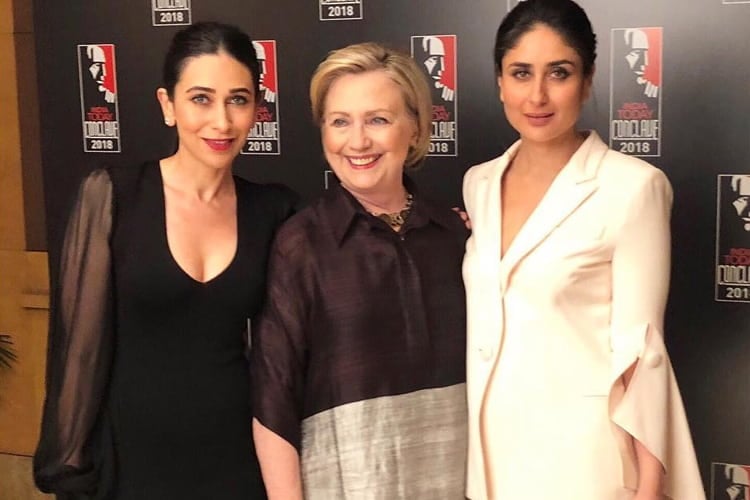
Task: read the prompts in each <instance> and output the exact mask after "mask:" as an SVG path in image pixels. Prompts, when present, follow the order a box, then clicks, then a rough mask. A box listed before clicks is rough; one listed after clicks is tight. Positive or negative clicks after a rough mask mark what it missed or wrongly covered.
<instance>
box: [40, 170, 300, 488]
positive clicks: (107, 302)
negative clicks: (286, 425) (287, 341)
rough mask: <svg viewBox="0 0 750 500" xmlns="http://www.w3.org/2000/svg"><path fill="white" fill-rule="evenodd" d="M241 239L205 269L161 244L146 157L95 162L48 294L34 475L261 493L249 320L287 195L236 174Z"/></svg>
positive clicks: (155, 179)
mask: <svg viewBox="0 0 750 500" xmlns="http://www.w3.org/2000/svg"><path fill="white" fill-rule="evenodd" d="M235 186H236V193H237V231H238V241H237V251H236V254H235V256H234V258H233V260H232V261H231V263H230V264H229V265H228V266H227V268H226V269H225V270H224V271H222V272H221V273H220V274H219V275H218V276H216V277H215V278H213V279H212V280H210V281H208V282H205V283H202V282H198V281H196V280H194V279H193V278H191V277H190V276H189V275H187V274H186V273H185V272H184V271H183V270H182V269H181V268H180V267H179V265H178V264H177V262H176V261H175V260H174V258H173V257H172V254H171V252H170V250H169V247H168V244H167V236H166V217H165V209H164V190H163V183H162V179H161V174H160V169H159V167H158V164H157V163H156V162H151V163H146V164H144V165H142V166H140V167H138V168H135V169H119V168H118V169H109V170H99V171H96V172H94V173H92V174H91V175H90V176H89V177H88V178H87V179H86V181H85V182H84V183H83V185H82V188H81V191H80V193H79V197H78V202H77V205H76V208H75V210H74V213H73V216H72V217H71V220H70V223H69V226H68V230H67V232H66V242H65V247H64V250H63V255H62V260H61V266H60V271H61V274H60V283H59V285H58V286H57V287H56V289H55V291H56V293H55V294H54V295H55V297H54V298H53V316H52V326H51V332H50V352H49V362H48V374H47V400H46V402H45V410H44V418H43V422H42V434H41V439H40V443H39V448H38V450H37V453H36V455H35V463H34V472H35V479H36V481H37V484H38V485H39V487H40V489H42V490H43V491H47V492H53V493H56V494H57V495H58V497H59V498H65V499H78V498H80V499H85V498H101V499H117V500H123V499H127V500H131V499H133V500H136V499H137V500H151V499H153V500H166V499H173V498H174V499H196V500H198V499H227V500H232V499H237V500H239V499H242V500H249V499H260V498H265V492H264V488H263V484H262V481H261V477H260V471H259V467H258V463H257V459H256V457H255V452H254V449H253V444H252V427H251V420H252V408H251V393H250V391H251V381H250V376H249V369H248V362H247V357H246V354H247V348H248V345H247V338H248V336H247V333H248V332H247V331H248V325H249V324H250V320H251V319H252V318H253V317H254V316H255V314H256V313H257V312H258V309H259V308H260V305H261V302H262V300H263V297H264V291H265V273H266V263H267V258H268V250H269V247H270V244H271V240H272V238H273V235H274V233H275V231H276V228H277V227H278V226H279V224H280V223H281V222H282V221H283V220H285V219H286V218H287V217H288V216H289V215H290V214H291V211H292V207H293V203H294V196H293V195H292V194H291V193H290V192H288V191H287V190H285V189H283V188H277V187H272V186H259V185H256V184H252V183H249V182H247V181H244V180H242V179H239V178H235Z"/></svg>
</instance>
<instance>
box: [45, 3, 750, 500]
mask: <svg viewBox="0 0 750 500" xmlns="http://www.w3.org/2000/svg"><path fill="white" fill-rule="evenodd" d="M34 3H35V22H36V26H35V32H36V36H37V62H38V75H39V84H40V114H41V117H42V120H41V121H42V157H43V171H44V184H45V193H46V208H47V222H48V225H49V228H48V236H49V237H48V241H49V249H50V251H51V257H52V259H51V260H52V266H53V271H54V268H55V262H56V257H57V251H56V249H57V247H58V245H59V242H60V239H61V234H62V232H63V228H64V220H65V217H66V214H67V211H68V209H69V207H70V204H71V200H72V197H73V196H74V193H75V191H76V187H77V185H78V182H79V180H80V179H81V177H82V176H83V175H85V174H86V173H87V172H89V171H90V170H91V169H93V168H96V167H98V166H102V165H105V164H125V165H135V164H137V163H140V162H142V161H144V160H146V159H152V158H159V157H163V156H166V155H168V154H169V153H170V152H171V151H172V150H173V148H174V144H175V140H174V136H173V130H172V129H169V128H167V127H165V126H164V124H163V121H162V116H161V113H160V110H159V106H158V105H157V101H156V98H155V91H156V88H157V87H158V86H159V83H160V74H161V71H160V70H161V62H162V57H163V55H164V52H165V50H166V47H167V45H168V42H169V40H170V38H171V37H172V35H173V34H174V33H175V31H176V30H178V29H180V27H181V26H183V25H185V24H189V23H190V22H193V21H198V20H218V21H224V22H231V23H234V24H237V25H239V26H240V27H241V28H243V29H245V30H246V31H248V32H249V33H250V35H251V36H252V37H253V39H254V40H256V41H257V42H256V50H257V51H258V54H259V55H260V57H261V58H262V59H263V71H264V73H263V75H262V77H263V78H262V80H263V89H262V90H263V101H262V103H261V106H260V107H259V109H258V120H257V124H256V125H255V128H254V129H253V131H252V132H251V135H250V136H249V137H248V138H247V142H246V144H245V147H244V150H243V154H242V155H241V156H240V157H239V158H238V160H237V162H236V165H237V171H238V173H240V174H241V175H243V176H245V177H248V178H250V179H252V180H256V181H260V182H282V183H285V184H287V185H289V186H291V187H292V188H294V189H295V190H297V191H298V192H299V193H301V194H302V195H303V196H304V197H306V198H308V199H309V198H312V197H314V196H315V195H317V194H319V193H320V192H322V190H324V189H325V188H326V186H327V185H328V183H329V182H330V181H331V180H332V179H331V177H330V172H327V170H326V165H325V161H324V159H323V155H322V152H321V148H320V141H319V133H318V130H317V129H316V127H314V126H313V124H312V121H311V119H310V113H309V107H308V98H307V95H308V93H307V90H308V83H309V79H310V75H311V73H312V71H313V70H314V68H315V67H316V66H317V64H318V63H319V62H320V61H321V59H322V58H323V57H324V56H325V54H326V53H327V52H328V51H329V50H332V49H335V48H338V47H342V46H344V45H348V44H350V43H355V42H360V41H366V40H375V41H380V42H385V43H387V44H389V45H391V46H394V47H397V48H401V49H403V50H404V51H407V52H410V53H411V54H412V55H413V56H414V58H415V59H416V60H417V61H418V62H419V63H420V64H421V65H422V67H423V68H424V71H425V74H426V75H427V76H428V77H429V79H430V81H431V82H432V85H433V90H434V92H433V99H434V107H433V129H432V142H431V146H430V156H429V157H428V159H427V161H426V163H425V165H424V167H423V168H422V169H421V170H420V171H419V172H418V173H417V174H416V178H417V181H418V182H419V184H420V185H421V187H422V189H423V190H424V191H426V192H427V193H429V194H431V195H432V196H433V197H435V198H437V199H439V200H442V201H444V202H446V203H448V204H451V205H460V204H461V200H460V197H461V196H460V193H461V191H460V188H461V179H462V175H463V173H464V171H465V170H466V169H467V168H468V167H469V166H471V165H473V164H476V163H479V162H481V161H484V160H487V159H489V158H491V157H494V156H496V155H497V154H499V153H500V152H502V151H503V150H504V149H505V148H506V147H507V146H509V145H510V144H511V143H512V142H513V141H514V140H515V135H514V132H513V130H512V129H511V128H510V127H509V126H508V124H507V123H506V121H505V119H504V117H503V113H502V109H501V106H500V103H499V101H498V98H497V89H496V86H495V75H494V69H493V61H492V46H493V41H494V33H495V30H496V28H497V25H498V24H499V22H500V20H501V19H502V17H503V16H504V15H505V13H507V11H508V9H509V8H511V7H512V6H513V5H514V4H515V3H516V0H460V1H456V0H211V1H207V0H192V1H191V0H149V1H146V0H143V1H140V2H123V1H120V2H101V1H94V0H81V1H77V2H75V6H73V5H70V3H69V2H34ZM580 3H581V5H582V6H583V7H584V8H585V9H586V10H587V12H588V13H589V16H590V18H591V20H592V23H593V25H594V27H595V30H596V32H597V35H598V39H599V56H598V60H597V66H596V75H595V86H594V92H593V95H592V99H591V100H590V102H589V103H588V104H587V106H586V109H585V111H584V115H583V118H582V123H581V126H582V127H584V128H593V129H596V130H597V131H598V132H599V134H600V135H601V136H602V137H603V138H605V140H609V143H610V145H611V146H612V147H613V148H615V149H617V150H619V151H622V152H624V153H627V154H631V155H634V156H639V157H642V158H644V159H646V160H648V161H650V162H652V163H653V164H655V165H657V166H659V167H660V168H662V169H663V170H664V171H665V172H666V173H667V175H668V176H669V178H670V179H671V181H672V184H673V186H674V190H675V205H674V214H673V235H674V245H673V246H674V248H673V256H674V265H673V274H672V289H671V295H670V303H669V309H668V317H667V328H666V334H667V344H668V347H669V349H670V352H671V354H672V358H673V362H674V365H675V370H676V372H677V376H678V379H679V382H680V385H681V389H682V393H683V396H684V399H685V403H686V406H687V411H688V416H689V418H690V422H691V425H692V429H693V433H694V438H695V444H696V447H697V452H698V455H699V459H700V463H701V471H702V473H703V478H704V481H705V485H706V490H707V491H708V493H709V498H713V499H733V500H734V499H742V500H750V493H748V489H749V488H750V487H749V486H748V485H749V484H750V480H749V479H750V430H748V429H750V267H749V266H750V127H749V126H748V124H749V123H750V122H749V121H748V117H749V116H750V0H734V1H730V0H723V1H722V0H690V1H686V0H606V1H604V0H580Z"/></svg>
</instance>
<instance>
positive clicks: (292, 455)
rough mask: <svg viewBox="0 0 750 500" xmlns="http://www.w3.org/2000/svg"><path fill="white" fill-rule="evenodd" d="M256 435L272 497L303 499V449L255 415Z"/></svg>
mask: <svg viewBox="0 0 750 500" xmlns="http://www.w3.org/2000/svg"><path fill="white" fill-rule="evenodd" d="M253 439H254V440H255V448H256V450H257V452H258V461H259V462H260V468H261V471H262V473H263V483H264V484H265V485H266V492H267V493H268V500H302V479H301V473H300V465H299V453H297V450H296V449H295V448H294V446H292V445H291V444H289V442H288V441H286V440H285V439H284V438H282V437H281V436H279V435H278V434H276V433H275V432H273V431H272V430H270V429H269V428H267V427H265V426H264V425H263V424H261V423H260V422H259V421H258V419H257V418H254V419H253Z"/></svg>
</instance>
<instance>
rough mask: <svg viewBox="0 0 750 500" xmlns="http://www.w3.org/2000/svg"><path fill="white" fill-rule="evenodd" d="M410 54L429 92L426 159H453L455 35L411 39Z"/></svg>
mask: <svg viewBox="0 0 750 500" xmlns="http://www.w3.org/2000/svg"><path fill="white" fill-rule="evenodd" d="M411 55H412V57H413V58H414V59H415V60H416V61H417V64H419V65H420V67H421V68H422V71H424V74H425V75H427V79H428V81H429V82H430V88H431V89H432V132H431V134H430V149H429V151H428V155H429V156H456V155H457V154H458V146H457V143H456V137H457V134H458V129H457V126H456V98H457V92H456V81H457V74H456V35H423V36H412V37H411Z"/></svg>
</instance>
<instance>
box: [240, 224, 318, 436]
mask: <svg viewBox="0 0 750 500" xmlns="http://www.w3.org/2000/svg"><path fill="white" fill-rule="evenodd" d="M285 229H287V228H284V227H282V229H281V231H280V232H279V234H278V236H277V238H276V240H275V242H274V244H273V247H272V249H271V255H270V257H269V266H268V284H267V295H266V302H265V304H264V307H263V310H262V312H261V314H260V315H259V317H258V318H257V320H256V323H255V325H253V331H252V351H251V359H252V376H253V384H254V387H253V412H254V415H255V418H257V419H258V420H259V421H260V422H261V423H262V424H263V425H264V426H265V427H266V428H268V429H269V430H271V431H272V432H274V433H275V434H277V435H279V436H280V437H282V438H283V439H284V440H286V441H287V442H289V443H290V444H291V445H292V446H294V447H295V448H296V449H297V450H298V451H299V449H300V444H301V428H300V426H301V420H302V411H303V404H304V383H305V370H306V365H307V342H306V335H305V333H306V324H307V321H308V316H309V312H308V309H309V304H310V303H311V296H310V288H311V287H310V286H309V282H310V272H309V271H306V270H305V269H306V267H309V266H307V265H306V262H308V261H309V259H310V256H306V255H305V251H304V246H303V245H300V244H299V242H298V241H296V240H297V239H298V238H295V237H292V236H290V235H289V234H288V233H289V231H285Z"/></svg>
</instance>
